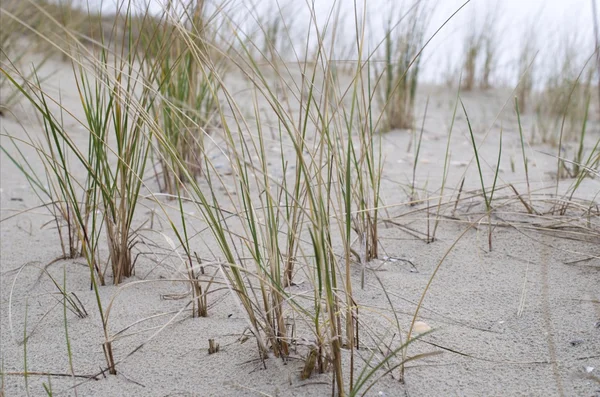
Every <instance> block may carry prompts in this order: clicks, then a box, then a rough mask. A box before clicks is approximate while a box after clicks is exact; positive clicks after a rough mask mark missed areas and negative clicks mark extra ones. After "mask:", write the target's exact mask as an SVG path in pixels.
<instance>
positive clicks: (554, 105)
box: [535, 37, 594, 146]
mask: <svg viewBox="0 0 600 397" xmlns="http://www.w3.org/2000/svg"><path fill="white" fill-rule="evenodd" d="M576 48H577V42H576V40H575V38H574V37H566V38H565V39H564V40H563V41H562V42H561V43H560V44H559V48H558V49H557V52H558V53H559V54H560V56H559V57H558V58H559V59H560V63H558V64H553V65H555V66H554V67H552V68H551V69H550V72H549V73H548V75H547V77H546V78H545V79H544V81H543V89H542V91H541V93H540V95H539V98H538V100H537V103H536V110H535V111H536V120H537V126H538V128H537V129H538V130H539V132H540V134H541V140H542V142H544V143H549V144H551V145H554V146H556V145H560V144H561V141H562V139H565V140H572V139H575V138H576V137H577V136H578V135H579V131H580V126H581V123H582V121H583V120H584V117H585V114H586V101H587V98H588V96H589V95H590V92H591V89H592V81H593V79H594V69H593V68H591V67H589V66H588V64H589V58H588V60H587V61H585V60H582V59H581V57H580V56H579V55H578V54H579V53H578V51H577V49H576Z"/></svg>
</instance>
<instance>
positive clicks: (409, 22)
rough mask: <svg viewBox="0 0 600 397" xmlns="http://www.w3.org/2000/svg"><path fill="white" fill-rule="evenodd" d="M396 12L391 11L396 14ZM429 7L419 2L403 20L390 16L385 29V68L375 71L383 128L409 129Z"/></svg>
mask: <svg viewBox="0 0 600 397" xmlns="http://www.w3.org/2000/svg"><path fill="white" fill-rule="evenodd" d="M393 14H395V13H390V15H393ZM430 14H431V13H430V9H429V8H428V7H427V4H426V3H422V2H419V3H417V4H415V5H414V6H413V7H411V9H409V10H408V11H407V12H406V14H405V15H404V16H403V17H402V18H401V20H400V21H393V20H392V19H391V18H390V19H388V21H387V25H386V28H385V38H384V41H383V47H384V60H385V61H384V67H383V70H376V74H377V76H376V80H381V82H379V83H378V84H377V85H376V87H377V89H378V91H379V96H378V99H379V103H380V106H381V108H382V109H383V111H382V118H381V124H380V125H378V127H380V128H381V130H383V131H389V130H394V129H410V128H412V127H413V122H414V114H413V113H414V104H415V96H416V91H417V86H418V82H419V73H420V63H421V58H420V56H419V55H420V53H421V50H422V48H423V45H424V38H425V37H424V35H425V31H426V29H427V26H428V21H429V17H430Z"/></svg>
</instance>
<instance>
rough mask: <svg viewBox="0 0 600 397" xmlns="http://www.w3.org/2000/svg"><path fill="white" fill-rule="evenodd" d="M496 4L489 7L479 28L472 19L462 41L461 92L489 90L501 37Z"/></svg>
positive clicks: (474, 19)
mask: <svg viewBox="0 0 600 397" xmlns="http://www.w3.org/2000/svg"><path fill="white" fill-rule="evenodd" d="M498 14H500V13H499V11H498V3H496V7H493V8H492V7H490V8H489V9H488V11H487V14H486V16H485V20H484V22H483V24H482V25H481V26H478V24H477V23H476V18H475V17H473V18H472V21H471V24H470V28H469V30H468V31H467V34H466V36H465V40H464V60H463V72H462V73H463V74H462V83H463V86H462V89H463V91H472V90H473V89H475V88H476V87H480V88H481V89H489V88H491V87H492V77H493V74H494V71H495V69H496V66H497V61H498V49H499V45H500V41H501V37H500V35H499V34H498V30H497V28H498Z"/></svg>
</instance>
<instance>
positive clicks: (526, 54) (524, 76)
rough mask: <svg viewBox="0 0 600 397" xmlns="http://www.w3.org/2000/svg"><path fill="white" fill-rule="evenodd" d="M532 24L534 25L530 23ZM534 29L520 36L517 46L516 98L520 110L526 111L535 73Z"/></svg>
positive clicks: (530, 98) (530, 97) (535, 43)
mask: <svg viewBox="0 0 600 397" xmlns="http://www.w3.org/2000/svg"><path fill="white" fill-rule="evenodd" d="M532 26H534V25H533V24H532ZM536 45H537V40H536V29H535V27H532V28H530V29H529V30H528V31H527V33H526V34H525V35H524V36H523V37H522V39H521V44H520V47H519V59H518V70H517V73H518V79H519V80H518V82H517V98H518V101H519V108H520V110H521V112H527V111H528V110H529V108H530V107H531V105H530V103H531V100H532V99H533V98H532V95H533V88H534V84H535V79H536V75H537V63H536V58H537V53H538V52H537V50H536Z"/></svg>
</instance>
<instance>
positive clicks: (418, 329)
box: [413, 321, 431, 334]
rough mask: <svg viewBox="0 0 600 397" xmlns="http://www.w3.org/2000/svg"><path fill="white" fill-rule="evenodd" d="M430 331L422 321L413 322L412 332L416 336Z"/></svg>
mask: <svg viewBox="0 0 600 397" xmlns="http://www.w3.org/2000/svg"><path fill="white" fill-rule="evenodd" d="M428 331H431V327H430V326H429V325H428V324H427V323H426V322H423V321H415V325H414V326H413V332H415V333H417V334H424V333H425V332H428Z"/></svg>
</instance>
